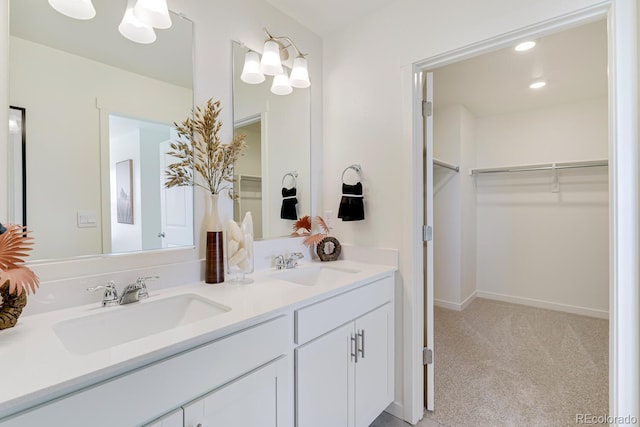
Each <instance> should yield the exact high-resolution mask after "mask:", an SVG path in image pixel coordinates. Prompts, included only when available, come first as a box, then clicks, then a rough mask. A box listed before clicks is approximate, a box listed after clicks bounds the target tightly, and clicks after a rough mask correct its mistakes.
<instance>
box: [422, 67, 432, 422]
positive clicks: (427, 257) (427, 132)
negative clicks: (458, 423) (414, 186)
mask: <svg viewBox="0 0 640 427" xmlns="http://www.w3.org/2000/svg"><path fill="white" fill-rule="evenodd" d="M421 81H422V92H423V98H422V99H423V110H422V111H423V114H422V117H423V124H424V125H423V132H424V138H423V139H424V144H425V147H424V168H423V169H424V221H425V222H424V223H425V225H426V226H427V230H425V242H424V282H425V283H424V346H425V347H427V348H428V349H431V351H433V287H434V277H433V268H434V266H433V234H434V233H435V231H434V230H433V73H430V72H429V73H427V72H423V73H422V80H421ZM432 360H433V362H435V354H434V355H433V359H432ZM424 376H425V377H424V388H425V390H424V400H425V407H426V408H427V410H429V411H433V409H434V396H433V395H434V363H430V364H427V365H425V367H424Z"/></svg>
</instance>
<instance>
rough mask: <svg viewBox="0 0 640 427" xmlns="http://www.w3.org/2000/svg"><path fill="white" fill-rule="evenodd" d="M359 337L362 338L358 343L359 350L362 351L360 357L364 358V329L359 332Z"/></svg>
mask: <svg viewBox="0 0 640 427" xmlns="http://www.w3.org/2000/svg"><path fill="white" fill-rule="evenodd" d="M358 338H359V339H360V340H359V341H360V343H359V345H358V352H359V353H360V357H361V358H362V359H364V329H362V330H361V331H360V332H358Z"/></svg>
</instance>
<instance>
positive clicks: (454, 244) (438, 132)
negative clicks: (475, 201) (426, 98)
mask: <svg viewBox="0 0 640 427" xmlns="http://www.w3.org/2000/svg"><path fill="white" fill-rule="evenodd" d="M460 114H461V108H460V107H458V106H455V107H449V108H445V109H436V110H435V111H434V114H433V157H435V158H436V159H438V160H442V161H445V162H447V163H451V164H454V165H457V164H459V163H460V148H461V146H460V131H461V129H460ZM433 186H434V195H433V230H434V233H433V264H434V272H433V276H434V298H435V302H436V304H439V305H443V306H446V307H449V308H452V306H456V305H458V304H460V302H461V300H460V280H461V273H462V266H461V244H462V239H461V235H462V222H461V215H462V212H461V202H462V198H461V197H460V174H458V173H455V172H453V171H451V170H449V169H445V168H442V167H439V166H436V165H434V167H433Z"/></svg>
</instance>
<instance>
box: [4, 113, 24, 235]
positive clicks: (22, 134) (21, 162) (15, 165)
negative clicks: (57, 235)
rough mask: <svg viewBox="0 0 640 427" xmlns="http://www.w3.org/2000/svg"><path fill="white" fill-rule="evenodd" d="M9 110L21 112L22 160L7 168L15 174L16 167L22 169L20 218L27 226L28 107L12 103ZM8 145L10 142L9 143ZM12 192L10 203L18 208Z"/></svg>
mask: <svg viewBox="0 0 640 427" xmlns="http://www.w3.org/2000/svg"><path fill="white" fill-rule="evenodd" d="M9 110H10V111H11V110H13V111H17V112H19V113H20V116H21V120H20V138H21V142H20V162H19V163H18V164H16V162H15V161H14V162H13V165H10V167H9V168H7V169H8V170H10V171H11V172H13V176H14V177H15V176H17V175H18V174H17V173H16V172H15V169H16V168H18V169H19V170H20V176H21V188H22V191H21V193H22V196H21V197H22V198H21V200H22V203H21V205H22V206H21V211H22V218H21V219H20V220H21V222H20V224H22V225H23V226H25V227H26V226H27V124H26V123H27V109H26V108H22V107H16V106H14V105H10V106H9ZM7 145H8V144H7ZM7 148H8V146H7ZM9 182H11V180H10V179H9V180H8V181H7V185H8V183H9ZM9 193H10V194H13V197H12V198H13V201H12V203H9V205H10V206H12V207H13V208H14V209H16V206H15V191H14V190H12V191H10V192H9ZM15 220H16V221H17V220H18V218H15Z"/></svg>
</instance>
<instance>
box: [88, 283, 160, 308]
mask: <svg viewBox="0 0 640 427" xmlns="http://www.w3.org/2000/svg"><path fill="white" fill-rule="evenodd" d="M159 278H160V277H158V276H150V277H138V278H137V279H136V281H135V282H134V283H130V284H128V285H127V286H125V288H124V289H123V290H122V296H121V297H118V291H117V289H116V286H115V283H114V282H113V281H110V282H109V283H107V284H106V285H100V286H95V287H93V288H87V290H88V291H97V290H99V289H104V296H103V297H102V306H103V307H110V306H113V305H123V304H130V303H132V302H137V301H140V300H142V299H145V298H149V292H148V291H147V280H150V279H159Z"/></svg>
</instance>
